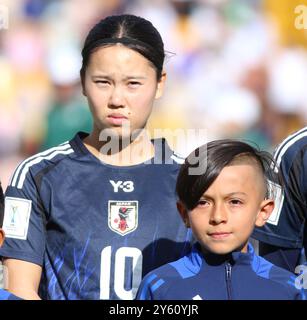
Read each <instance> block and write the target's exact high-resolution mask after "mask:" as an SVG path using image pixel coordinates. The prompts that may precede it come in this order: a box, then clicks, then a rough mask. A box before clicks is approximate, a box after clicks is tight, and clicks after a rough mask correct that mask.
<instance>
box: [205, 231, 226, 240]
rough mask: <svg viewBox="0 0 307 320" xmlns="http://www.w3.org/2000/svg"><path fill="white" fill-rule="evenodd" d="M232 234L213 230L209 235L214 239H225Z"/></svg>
mask: <svg viewBox="0 0 307 320" xmlns="http://www.w3.org/2000/svg"><path fill="white" fill-rule="evenodd" d="M230 235H231V232H211V233H209V236H210V237H211V238H213V239H217V240H220V239H225V238H227V237H229V236H230Z"/></svg>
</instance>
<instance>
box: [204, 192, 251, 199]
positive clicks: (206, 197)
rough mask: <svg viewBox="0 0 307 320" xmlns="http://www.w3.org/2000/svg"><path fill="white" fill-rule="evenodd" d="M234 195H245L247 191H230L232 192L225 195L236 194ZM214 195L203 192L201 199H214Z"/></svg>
mask: <svg viewBox="0 0 307 320" xmlns="http://www.w3.org/2000/svg"><path fill="white" fill-rule="evenodd" d="M234 195H243V196H246V193H245V192H242V191H235V192H230V193H227V194H225V195H224V196H226V197H231V196H234ZM213 198H214V197H212V196H211V195H208V194H206V193H205V194H203V195H202V196H201V197H200V199H213Z"/></svg>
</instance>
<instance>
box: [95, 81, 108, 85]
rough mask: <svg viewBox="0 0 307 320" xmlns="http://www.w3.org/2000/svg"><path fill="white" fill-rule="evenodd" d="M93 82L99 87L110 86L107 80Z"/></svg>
mask: <svg viewBox="0 0 307 320" xmlns="http://www.w3.org/2000/svg"><path fill="white" fill-rule="evenodd" d="M94 82H95V83H96V84H97V85H99V86H108V85H109V84H110V81H108V80H95V81H94Z"/></svg>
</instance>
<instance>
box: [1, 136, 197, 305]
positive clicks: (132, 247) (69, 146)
mask: <svg viewBox="0 0 307 320" xmlns="http://www.w3.org/2000/svg"><path fill="white" fill-rule="evenodd" d="M85 136H86V134H82V133H79V134H78V135H76V136H75V138H74V139H73V140H71V141H70V142H69V143H64V144H62V145H60V146H59V147H55V148H52V149H49V150H47V151H45V152H42V153H40V154H38V155H35V156H33V157H31V158H29V159H27V160H25V161H24V162H23V163H22V164H21V165H20V166H19V167H18V168H17V169H16V171H15V173H14V175H13V177H12V179H11V182H10V185H9V186H8V189H7V191H6V198H5V216H4V230H5V231H6V240H5V243H4V245H3V247H2V249H1V250H0V254H1V255H2V256H4V257H9V258H14V259H19V260H25V261H29V262H32V263H35V264H38V265H40V266H42V267H43V274H42V281H41V285H40V292H39V293H40V296H41V297H42V298H44V299H127V300H128V299H133V298H134V297H135V295H136V291H137V288H138V285H139V283H140V281H141V278H142V277H143V276H144V275H145V274H147V273H148V272H149V271H151V270H153V269H154V268H156V267H158V266H160V265H162V264H164V263H166V262H169V261H171V260H174V259H176V258H178V257H180V256H182V255H183V254H185V252H186V250H188V249H189V241H190V238H191V234H190V233H189V232H187V229H186V228H185V226H184V225H183V223H182V222H181V219H180V217H179V214H178V213H177V209H176V196H175V182H176V178H177V173H178V169H179V164H178V163H177V162H176V161H175V160H176V159H177V158H176V156H175V155H174V154H173V153H172V152H171V150H170V149H169V147H168V146H167V143H166V142H165V140H163V139H162V140H155V141H154V142H153V143H154V146H155V157H154V159H152V160H151V161H149V162H150V163H143V164H139V165H134V166H127V167H119V166H112V165H108V164H105V163H102V162H101V161H100V160H99V159H98V158H96V157H95V156H94V155H92V154H91V153H90V152H89V151H88V150H87V148H86V147H85V146H84V144H83V142H82V139H83V138H84V137H85ZM153 160H155V161H153ZM153 162H154V163H153ZM157 162H159V163H158V164H156V163H157ZM161 162H162V163H161Z"/></svg>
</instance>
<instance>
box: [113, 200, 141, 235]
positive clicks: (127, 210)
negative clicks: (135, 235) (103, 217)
mask: <svg viewBox="0 0 307 320" xmlns="http://www.w3.org/2000/svg"><path fill="white" fill-rule="evenodd" d="M108 225H109V228H110V229H111V230H112V231H114V232H116V233H118V234H120V235H121V236H124V235H126V234H128V233H130V232H132V231H134V230H135V229H136V228H137V227H138V201H109V205H108Z"/></svg>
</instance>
